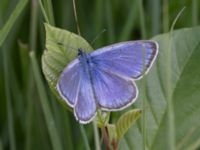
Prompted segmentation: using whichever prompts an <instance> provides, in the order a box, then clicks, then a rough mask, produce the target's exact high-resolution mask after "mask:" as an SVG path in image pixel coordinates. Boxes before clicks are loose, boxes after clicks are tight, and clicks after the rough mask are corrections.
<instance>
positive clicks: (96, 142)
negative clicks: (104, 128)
mask: <svg viewBox="0 0 200 150" xmlns="http://www.w3.org/2000/svg"><path fill="white" fill-rule="evenodd" d="M92 125H93V130H94V138H95V147H96V148H95V149H96V150H101V146H100V143H99V141H100V140H99V132H98V128H97V124H96V122H95V121H93V122H92Z"/></svg>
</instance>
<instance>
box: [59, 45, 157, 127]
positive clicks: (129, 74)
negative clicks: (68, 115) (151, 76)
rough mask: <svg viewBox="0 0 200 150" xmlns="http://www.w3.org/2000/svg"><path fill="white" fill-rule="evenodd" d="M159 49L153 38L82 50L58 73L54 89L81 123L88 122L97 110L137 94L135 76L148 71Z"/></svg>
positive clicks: (121, 105) (130, 100)
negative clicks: (88, 51)
mask: <svg viewBox="0 0 200 150" xmlns="http://www.w3.org/2000/svg"><path fill="white" fill-rule="evenodd" d="M157 52H158V45H157V43H156V42H154V41H130V42H122V43H117V44H113V45H110V46H107V47H103V48H100V49H97V50H96V51H94V52H92V53H89V54H87V53H85V52H84V51H83V50H82V49H78V58H77V59H75V60H74V61H72V62H71V63H70V64H69V65H68V66H67V67H66V68H65V69H64V71H63V72H62V73H61V76H60V79H59V81H58V84H57V90H58V92H59V93H60V95H61V97H62V98H63V99H64V100H65V101H66V102H67V103H68V104H69V105H70V106H71V107H72V108H73V109H74V114H75V117H76V119H77V120H79V122H80V123H88V122H90V121H91V120H92V119H93V118H94V117H95V115H96V110H97V109H101V110H104V111H116V110H121V109H123V108H126V107H128V106H129V105H131V104H132V103H133V102H134V101H135V100H136V98H137V96H138V90H137V86H136V84H135V82H134V80H137V79H140V78H141V77H142V76H143V75H144V74H145V73H147V72H148V71H149V68H150V67H151V66H152V63H153V61H154V60H155V57H156V55H157Z"/></svg>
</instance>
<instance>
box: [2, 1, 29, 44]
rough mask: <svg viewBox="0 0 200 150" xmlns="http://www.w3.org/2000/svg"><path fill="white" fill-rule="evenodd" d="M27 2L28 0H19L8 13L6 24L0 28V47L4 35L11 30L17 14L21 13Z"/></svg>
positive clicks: (4, 37)
mask: <svg viewBox="0 0 200 150" xmlns="http://www.w3.org/2000/svg"><path fill="white" fill-rule="evenodd" d="M27 3H28V0H20V1H19V3H18V4H17V6H16V8H15V9H14V11H13V12H12V14H11V15H10V17H9V19H8V21H7V22H6V24H5V25H4V26H3V28H2V29H1V30H0V47H1V46H2V44H3V42H4V41H5V39H6V37H7V36H8V34H9V32H10V31H11V29H12V27H13V25H14V24H15V21H16V20H17V18H18V17H19V15H20V14H21V13H22V11H23V10H24V8H25V7H26V4H27Z"/></svg>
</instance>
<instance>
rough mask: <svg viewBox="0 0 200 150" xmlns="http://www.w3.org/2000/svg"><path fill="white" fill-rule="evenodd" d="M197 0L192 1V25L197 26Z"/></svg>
mask: <svg viewBox="0 0 200 150" xmlns="http://www.w3.org/2000/svg"><path fill="white" fill-rule="evenodd" d="M198 2H199V1H198V0H192V24H193V25H194V26H196V25H198V17H199V16H198Z"/></svg>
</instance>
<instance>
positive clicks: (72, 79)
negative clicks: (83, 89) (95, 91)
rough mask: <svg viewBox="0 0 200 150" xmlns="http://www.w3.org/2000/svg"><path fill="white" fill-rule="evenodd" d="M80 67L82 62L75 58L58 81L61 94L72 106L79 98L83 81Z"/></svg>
mask: <svg viewBox="0 0 200 150" xmlns="http://www.w3.org/2000/svg"><path fill="white" fill-rule="evenodd" d="M80 69H81V65H80V62H79V60H78V59H75V60H74V61H73V62H72V63H70V64H69V65H68V66H67V67H66V68H65V70H64V71H63V72H62V74H61V76H60V79H59V81H58V83H57V90H58V92H59V94H60V95H61V97H62V98H63V99H64V100H65V101H66V102H67V103H68V105H70V106H71V107H73V106H74V104H75V103H76V101H77V99H78V94H79V90H80V81H81V74H80Z"/></svg>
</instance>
